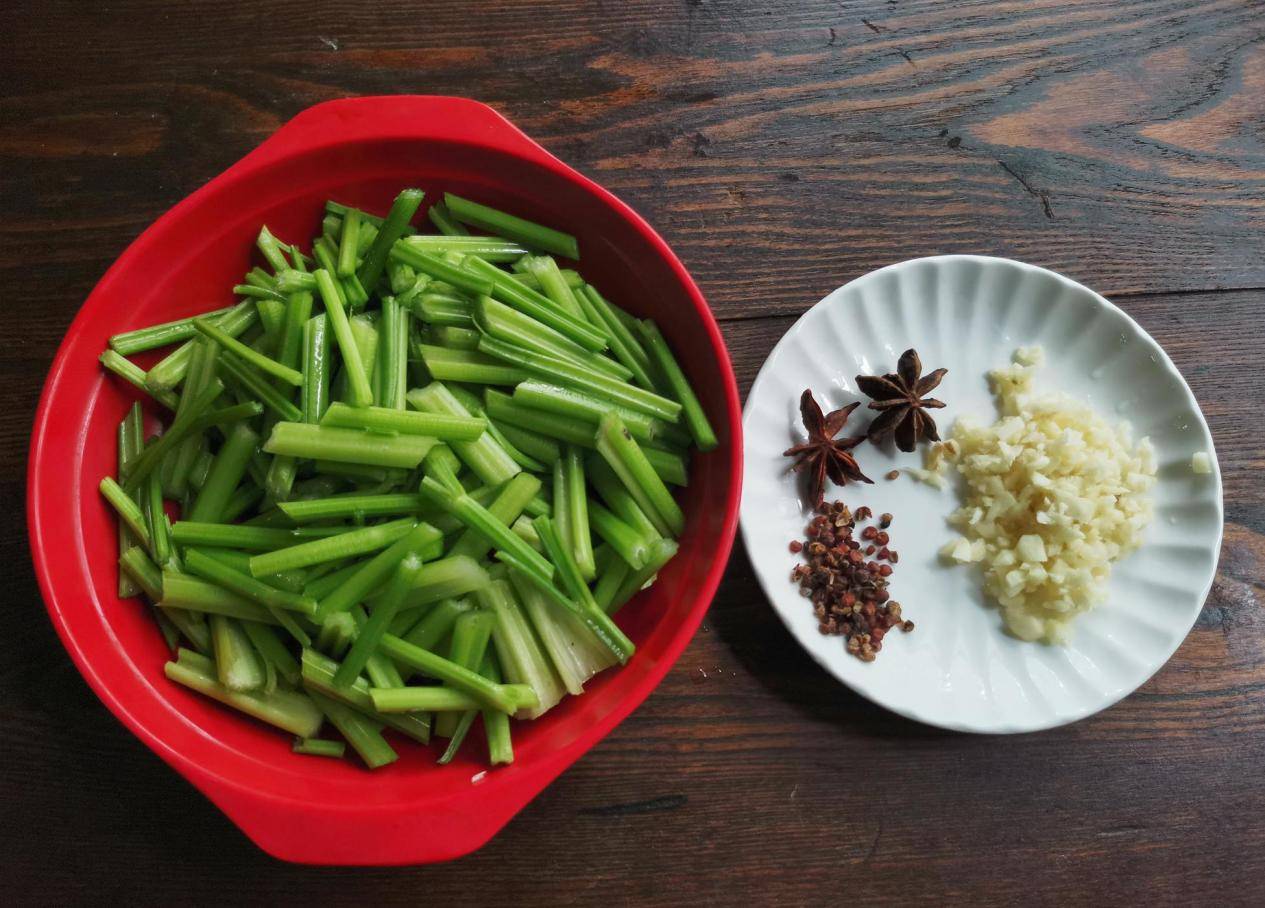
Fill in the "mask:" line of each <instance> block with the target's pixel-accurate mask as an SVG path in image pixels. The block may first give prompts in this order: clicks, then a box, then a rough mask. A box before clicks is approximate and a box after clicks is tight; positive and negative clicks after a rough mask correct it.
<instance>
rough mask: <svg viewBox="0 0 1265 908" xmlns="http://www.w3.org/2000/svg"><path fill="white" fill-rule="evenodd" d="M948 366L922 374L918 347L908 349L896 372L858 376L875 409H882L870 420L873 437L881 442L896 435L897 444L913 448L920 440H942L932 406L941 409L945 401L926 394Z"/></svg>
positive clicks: (857, 379) (870, 434) (938, 382)
mask: <svg viewBox="0 0 1265 908" xmlns="http://www.w3.org/2000/svg"><path fill="white" fill-rule="evenodd" d="M948 371H949V370H948V369H937V370H936V371H934V372H930V373H928V374H927V375H923V374H922V360H920V359H919V358H918V354H917V353H916V352H915V351H914V350H906V351H905V352H904V353H902V354H901V355H900V359H899V360H898V361H897V363H896V371H895V372H894V373H891V372H889V373H888V374H887V375H858V376H857V378H856V381H857V387H858V388H860V389H861V390H862V392H864V393H865V395H866V396H867V397H870V398H872V401H871V402H870V409H871V410H881V411H882V412H881V413H880V414H879V415H878V417H877V418H876V419H875V420H874V422H872V423H870V428H869V436H870V438H871V439H873V440H874V441H880V440H882V439H883V438H885V437H886V436H888V435H895V436H896V447H898V448H900V449H901V450H902V451H912V450H913V449H914V445H916V444H917V443H918V441H919V439H923V438H930V439H931V440H932V441H939V440H940V435H939V433H938V432H936V421H935V420H934V419H932V418H931V414H930V413H928V412H927V410H928V409H935V410H938V409H939V408H941V407H943V406H944V404H943V403H942V402H941V401H938V400H936V399H935V398H934V397H927V396H926V395H927V394H928V393H930V392H931V391H932V390H934V389H935V387H936V385H938V384H940V379H942V378H944V375H945V373H946V372H948Z"/></svg>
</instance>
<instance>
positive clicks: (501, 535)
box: [421, 476, 553, 581]
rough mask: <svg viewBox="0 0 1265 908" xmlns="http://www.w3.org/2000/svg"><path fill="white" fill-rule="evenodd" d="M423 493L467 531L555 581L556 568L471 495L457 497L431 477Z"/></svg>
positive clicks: (422, 488)
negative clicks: (475, 533)
mask: <svg viewBox="0 0 1265 908" xmlns="http://www.w3.org/2000/svg"><path fill="white" fill-rule="evenodd" d="M421 493H422V497H424V498H426V499H428V500H430V501H433V502H435V503H437V504H440V505H441V506H442V507H443V508H444V509H445V510H446V511H448V512H449V513H450V514H453V515H455V516H456V517H457V518H458V519H459V520H460V521H461V522H462V523H464V524H465V525H466V526H467V527H470V528H471V529H473V530H475V531H476V532H478V533H480V534H481V535H483V537H484V538H485V539H487V540H489V541H490V542H491V543H492V545H494V546H495V547H497V548H500V549H504V550H505V551H508V552H510V553H511V554H513V555H514V556H515V557H516V558H518V559H519V560H521V561H522V562H523V564H524V565H526V566H527V568H528V569H529V570H531V571H533V572H535V573H537V574H538V575H539V576H541V577H542V578H544V579H545V580H546V581H548V580H550V579H551V578H552V577H553V565H551V564H550V563H549V562H548V561H546V560H545V559H544V558H543V557H541V555H540V553H539V552H536V551H534V550H533V549H532V548H531V547H530V546H528V545H527V544H526V543H524V542H523V541H522V540H521V539H519V538H518V536H516V535H515V534H514V532H513V531H512V530H511V529H510V528H509V525H508V524H507V523H506V522H505V521H503V520H501V519H499V518H497V517H496V516H495V515H494V514H493V513H492V512H490V511H489V510H488V509H487V508H485V507H484V506H483V505H481V504H479V503H478V502H477V501H475V500H474V499H473V498H471V497H470V496H469V495H465V494H462V495H454V494H453V493H452V492H451V491H450V490H448V489H445V488H444V487H443V486H442V485H440V484H439V483H438V482H436V481H435V480H433V479H431V478H430V477H429V476H428V477H426V478H424V479H423V480H422V486H421Z"/></svg>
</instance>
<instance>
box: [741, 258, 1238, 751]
mask: <svg viewBox="0 0 1265 908" xmlns="http://www.w3.org/2000/svg"><path fill="white" fill-rule="evenodd" d="M1030 344H1040V345H1041V346H1043V347H1044V348H1045V353H1046V363H1045V365H1044V367H1042V369H1041V372H1040V373H1039V378H1038V383H1039V385H1040V386H1041V387H1048V388H1050V389H1062V390H1064V391H1066V392H1068V393H1069V394H1073V395H1076V396H1079V397H1083V398H1085V399H1087V400H1088V401H1089V402H1090V403H1091V404H1092V405H1093V406H1094V407H1095V408H1096V409H1097V410H1098V412H1100V413H1101V414H1103V415H1104V416H1107V417H1109V418H1113V419H1115V418H1119V419H1127V420H1128V421H1130V422H1131V423H1132V425H1133V427H1134V435H1135V437H1140V436H1142V435H1147V436H1149V437H1150V438H1151V441H1152V442H1153V444H1154V445H1155V449H1156V454H1157V459H1158V462H1159V478H1158V481H1157V483H1156V486H1155V489H1154V493H1153V494H1154V502H1155V518H1154V520H1153V522H1152V524H1151V526H1150V527H1149V529H1148V530H1147V537H1146V542H1145V543H1144V545H1143V546H1142V547H1141V548H1140V549H1139V550H1138V551H1136V552H1134V553H1133V554H1132V555H1130V556H1128V557H1127V558H1125V559H1124V560H1122V561H1120V562H1118V563H1117V564H1116V565H1115V567H1114V570H1113V572H1112V577H1111V585H1110V590H1109V596H1108V598H1107V601H1106V602H1105V603H1103V604H1102V605H1100V606H1099V607H1098V608H1097V609H1095V610H1094V611H1092V612H1090V613H1089V614H1086V615H1083V616H1081V617H1080V618H1078V619H1077V622H1076V624H1075V629H1074V631H1073V636H1072V640H1071V642H1070V643H1069V644H1068V645H1067V646H1047V645H1043V644H1035V643H1025V642H1023V641H1020V640H1017V639H1014V638H1012V637H1010V636H1008V635H1007V634H1005V633H1004V632H1003V630H1002V625H1001V616H1000V613H999V611H998V610H997V609H996V608H994V607H991V606H989V605H988V604H987V603H986V602H985V599H984V596H983V593H982V591H981V589H980V583H981V577H980V574H979V573H978V569H977V568H972V567H969V566H957V567H955V566H948V565H945V564H942V563H941V561H940V559H939V557H938V554H937V551H938V549H939V548H940V546H941V545H942V544H943V543H944V542H945V541H946V540H947V539H949V538H950V537H951V536H952V535H953V534H952V532H951V530H950V528H949V527H948V525H947V524H946V523H945V518H946V517H947V516H948V515H949V513H950V512H951V511H952V510H953V509H954V508H955V507H957V496H956V493H955V492H954V491H953V490H952V483H946V488H945V489H944V490H943V491H940V490H936V489H933V488H931V487H930V486H928V485H926V484H924V483H920V482H916V481H914V480H913V479H912V478H910V477H908V476H901V477H900V478H899V479H896V480H891V481H889V480H886V479H884V478H883V477H884V474H886V473H888V472H889V471H890V470H892V469H894V468H902V467H908V466H921V465H922V448H921V446H920V447H919V450H918V451H916V452H915V453H913V454H903V453H901V452H899V451H897V450H895V448H894V447H893V446H892V445H891V444H890V442H889V443H888V444H887V445H885V446H883V447H875V446H873V445H870V444H865V445H863V446H862V447H860V448H858V449H857V452H858V457H859V460H860V463H861V467H862V469H863V470H864V471H865V473H866V474H867V475H868V476H869V477H870V478H871V479H873V480H874V485H852V484H849V486H848V487H847V488H846V489H842V490H841V489H838V488H836V487H831V488H830V489H829V490H828V491H827V493H826V498H827V500H828V501H829V500H834V499H842V500H844V501H846V502H847V503H848V504H849V505H850V506H852V507H853V508H855V507H857V506H859V505H863V504H864V505H869V506H870V507H871V508H873V509H874V513H875V514H880V513H883V512H890V513H892V514H893V515H895V520H894V523H893V525H892V527H891V530H890V533H891V536H892V547H893V548H895V549H897V551H899V553H900V563H899V564H898V565H897V567H896V570H895V572H894V573H893V575H892V584H891V591H892V598H893V599H896V600H897V601H899V602H900V603H901V604H902V606H903V609H904V616H905V617H906V618H908V619H910V620H912V621H914V622H915V625H916V627H915V630H914V631H913V632H912V633H910V634H902V633H900V632H897V631H893V632H891V633H890V634H888V636H887V637H886V638H885V639H884V641H883V649H882V651H881V652H880V653H879V656H878V659H877V660H876V661H875V662H872V663H868V664H867V663H863V662H861V661H860V660H858V659H856V658H854V657H852V656H849V655H848V654H847V653H846V652H845V650H844V643H843V640H842V638H840V637H825V636H822V635H821V634H820V633H819V632H818V630H817V622H816V620H815V618H814V617H813V614H812V607H811V606H810V604H809V602H808V600H806V599H804V598H803V597H802V596H800V594H799V592H798V589H797V588H796V587H795V585H794V584H792V583H791V581H790V573H791V570H792V568H793V567H794V566H795V564H797V563H798V562H799V561H800V558H799V556H796V555H792V554H791V553H790V552H789V551H788V548H787V545H788V543H789V542H790V540H792V539H802V538H803V529H804V526H805V524H806V523H807V521H808V519H809V517H810V516H811V515H810V503H809V502H805V501H801V490H800V487H799V485H798V484H797V483H796V481H795V478H794V476H793V474H791V473H790V472H789V467H790V464H791V461H790V459H789V458H786V457H783V456H782V452H783V451H784V450H785V449H786V448H788V447H790V446H791V445H792V444H794V443H796V442H798V441H800V440H802V439H803V437H804V436H803V431H802V428H801V424H800V417H799V408H798V405H799V396H800V393H801V392H802V391H803V390H804V389H805V388H811V389H813V392H814V394H816V396H817V399H818V401H819V402H820V403H821V405H822V408H823V409H824V410H831V409H834V408H837V407H841V406H843V405H845V404H847V403H850V402H852V401H854V400H862V401H868V398H866V397H865V396H864V395H862V394H861V393H860V392H859V391H858V390H857V389H856V383H855V381H854V377H855V376H856V375H858V374H865V375H873V374H880V373H884V372H892V371H895V366H896V359H897V357H898V356H899V355H900V353H901V352H902V351H903V350H905V349H907V348H909V347H913V348H915V349H916V350H917V351H918V353H919V355H920V356H921V357H922V362H923V367H924V369H926V370H927V371H930V370H932V369H935V368H939V367H941V366H943V367H946V368H947V369H948V370H949V372H948V375H946V376H945V378H944V381H943V382H942V383H941V385H940V387H939V388H938V389H937V390H936V391H935V392H934V394H935V396H936V397H938V398H940V399H942V400H943V401H945V403H946V404H947V407H946V408H945V409H943V410H938V411H935V418H936V423H937V425H938V426H939V427H940V429H941V434H942V435H944V434H945V433H946V432H947V430H948V429H949V428H950V427H951V426H952V425H953V421H954V419H955V418H956V417H958V416H959V415H962V414H972V415H974V416H976V417H978V418H980V419H981V420H984V421H985V422H991V421H992V419H993V418H994V416H995V414H996V409H995V407H994V404H993V398H992V395H991V394H990V392H989V389H988V383H987V380H986V373H987V372H988V371H989V370H990V369H993V368H996V367H998V366H1002V365H1005V364H1006V363H1008V362H1010V358H1011V354H1012V353H1013V352H1014V350H1015V348H1016V347H1019V346H1026V345H1030ZM871 415H873V411H868V410H866V409H865V408H864V407H862V408H859V409H858V410H857V411H856V413H855V414H854V415H853V417H852V421H851V422H850V423H849V425H848V426H847V427H846V428H845V430H844V434H853V433H856V432H859V431H861V430H862V429H861V427H862V426H864V425H865V424H866V423H867V422H868V420H869V417H870V416H871ZM743 430H744V431H743V434H744V436H745V439H746V463H745V474H744V492H743V499H742V533H743V537H744V539H745V541H746V545H747V551H748V552H749V553H750V556H751V561H752V563H753V564H754V566H755V571H756V576H757V577H758V578H759V579H760V583H761V585H762V586H763V587H764V591H765V593H766V594H767V595H768V597H769V600H770V601H771V602H772V603H773V606H774V608H775V609H776V611H777V613H778V615H779V616H780V617H781V618H782V621H783V622H785V624H786V626H787V628H788V629H789V630H790V631H791V633H792V634H794V635H795V638H796V639H797V640H799V642H800V644H801V645H802V646H803V647H804V648H805V649H806V650H808V652H809V653H810V654H811V655H812V656H813V658H814V659H816V660H817V661H818V662H819V663H820V664H821V665H822V666H823V667H824V668H825V669H826V670H827V671H829V672H830V673H831V674H833V675H834V676H835V677H836V678H838V679H839V680H840V681H842V682H843V683H844V684H847V685H848V686H849V687H851V688H852V689H853V690H855V691H857V692H858V693H861V694H863V695H864V696H866V697H868V698H870V699H871V700H873V701H874V702H876V703H879V704H881V705H883V706H885V707H887V708H888V709H891V710H893V711H895V712H897V713H900V714H901V715H903V716H907V717H909V718H911V719H917V720H919V721H921V722H926V723H928V724H931V725H938V726H942V727H944V728H950V729H955V730H959V731H970V732H982V733H1010V732H1024V731H1035V730H1038V729H1042V728H1050V727H1052V726H1056V725H1061V724H1064V723H1067V722H1073V721H1075V720H1077V719H1081V718H1084V717H1085V716H1088V715H1092V714H1093V713H1095V712H1098V711H1099V710H1101V709H1104V708H1105V707H1107V706H1110V705H1111V704H1113V703H1115V702H1116V701H1117V700H1119V699H1120V698H1122V697H1124V696H1126V695H1127V694H1129V693H1130V692H1132V691H1133V690H1134V689H1136V688H1137V687H1138V686H1139V685H1141V684H1142V683H1143V682H1144V681H1146V679H1147V678H1149V677H1150V676H1151V675H1152V674H1154V673H1155V671H1156V670H1158V669H1159V667H1160V666H1161V665H1163V664H1164V663H1165V662H1166V661H1167V660H1168V658H1169V656H1171V655H1172V654H1173V651H1174V650H1176V649H1177V647H1178V645H1179V644H1180V643H1181V641H1182V640H1183V639H1184V638H1185V636H1186V634H1187V633H1188V632H1189V630H1190V628H1191V625H1193V624H1194V621H1195V618H1196V617H1197V616H1198V614H1199V610H1200V609H1201V608H1202V606H1203V602H1204V599H1205V598H1206V596H1207V595H1208V590H1209V589H1210V588H1211V586H1212V578H1213V574H1214V572H1215V570H1216V564H1217V554H1218V552H1219V550H1220V546H1221V528H1222V507H1221V473H1220V469H1219V468H1218V466H1217V462H1216V456H1215V454H1214V452H1213V447H1212V437H1211V435H1210V434H1209V432H1208V426H1207V424H1206V423H1205V422H1204V419H1203V415H1202V414H1201V413H1200V411H1199V405H1198V404H1197V403H1196V402H1195V398H1194V396H1193V395H1192V394H1191V392H1190V389H1189V388H1188V387H1187V386H1186V383H1185V381H1183V380H1182V377H1181V375H1179V374H1178V372H1177V369H1176V368H1175V367H1174V366H1173V364H1172V362H1170V361H1169V358H1168V356H1166V355H1165V353H1164V351H1163V350H1162V349H1161V348H1160V346H1159V344H1157V343H1156V342H1155V341H1154V340H1153V339H1152V338H1151V337H1150V336H1149V335H1148V334H1147V333H1146V332H1145V331H1143V330H1142V329H1141V328H1140V327H1138V325H1137V324H1136V323H1135V322H1134V321H1133V320H1132V319H1131V318H1129V317H1128V316H1127V315H1125V314H1124V313H1123V312H1121V311H1120V310H1119V309H1117V308H1116V307H1115V306H1113V305H1112V304H1111V303H1109V302H1107V300H1105V299H1103V298H1102V297H1101V296H1099V295H1098V294H1097V293H1094V292H1093V291H1092V290H1089V289H1087V288H1085V287H1082V286H1081V285H1080V284H1077V283H1075V282H1074V281H1071V280H1068V279H1067V278H1065V277H1062V276H1061V275H1058V274H1055V273H1054V272H1052V271H1047V270H1045V269H1043V268H1037V267H1035V266H1032V265H1025V264H1022V263H1020V262H1014V261H1010V260H1007V259H996V258H986V257H981V256H960V255H953V256H937V257H934V258H924V259H914V260H911V261H907V262H901V263H899V264H896V265H891V266H889V267H887V268H882V269H880V270H878V271H874V272H871V273H870V274H867V275H865V276H864V277H861V278H858V279H857V280H855V281H852V282H851V283H849V284H847V285H845V286H843V287H840V288H839V289H838V290H836V291H834V292H833V293H831V294H830V295H829V296H827V297H826V298H825V299H823V300H822V301H821V302H820V303H818V304H817V305H816V306H814V307H813V308H812V309H810V310H809V311H808V312H806V313H805V314H804V315H803V317H801V318H800V319H799V321H797V322H796V323H795V324H794V325H793V326H791V329H790V330H789V331H788V332H786V335H785V336H784V337H783V338H782V340H781V341H779V342H778V345H777V346H776V347H775V348H774V349H773V352H772V353H771V354H770V355H769V358H768V360H767V361H766V362H765V364H764V366H763V367H762V368H761V370H760V374H759V375H758V376H757V377H756V380H755V384H754V385H752V387H751V393H750V394H749V395H748V397H747V403H746V409H745V413H744V417H743ZM1196 451H1204V452H1207V453H1208V455H1209V457H1210V458H1211V460H1212V464H1213V472H1212V474H1211V475H1202V476H1201V475H1197V474H1195V473H1194V472H1193V471H1192V470H1191V468H1190V460H1191V455H1192V454H1194V453H1195V452H1196Z"/></svg>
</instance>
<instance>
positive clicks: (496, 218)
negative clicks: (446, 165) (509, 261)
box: [444, 192, 580, 260]
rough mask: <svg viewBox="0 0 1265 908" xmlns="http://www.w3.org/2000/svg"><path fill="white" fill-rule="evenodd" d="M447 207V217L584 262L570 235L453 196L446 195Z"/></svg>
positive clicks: (526, 244) (577, 245)
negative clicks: (580, 259)
mask: <svg viewBox="0 0 1265 908" xmlns="http://www.w3.org/2000/svg"><path fill="white" fill-rule="evenodd" d="M444 205H445V207H446V209H447V210H446V213H447V214H449V215H451V216H452V217H454V218H456V219H457V220H459V221H462V222H464V223H466V224H469V225H471V226H473V227H478V228H479V229H481V230H486V231H488V232H489V233H494V234H496V235H497V236H503V237H505V238H506V239H509V240H515V241H517V242H519V243H522V244H523V245H524V246H529V247H531V248H533V249H541V250H544V251H545V252H552V253H553V254H554V255H561V256H563V257H564V258H569V259H572V260H577V259H579V258H580V247H579V244H577V243H576V241H575V237H573V236H572V235H571V234H569V233H563V232H562V231H561V230H554V229H553V228H550V227H545V226H543V225H541V224H537V223H535V222H534V221H529V220H527V219H525V218H520V217H516V216H514V215H512V214H507V213H506V212H504V211H498V210H497V209H495V208H490V207H488V206H487V205H480V204H479V203H477V202H471V201H469V200H468V199H463V198H462V197H461V196H456V195H453V194H452V193H450V192H446V193H444Z"/></svg>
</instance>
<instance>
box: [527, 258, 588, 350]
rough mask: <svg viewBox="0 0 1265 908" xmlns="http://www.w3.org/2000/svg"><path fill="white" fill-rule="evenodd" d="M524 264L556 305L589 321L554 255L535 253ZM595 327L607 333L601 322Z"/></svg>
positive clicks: (542, 290)
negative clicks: (559, 268)
mask: <svg viewBox="0 0 1265 908" xmlns="http://www.w3.org/2000/svg"><path fill="white" fill-rule="evenodd" d="M524 264H525V265H526V269H527V273H528V274H530V275H532V276H533V277H534V278H536V281H537V283H539V284H540V289H541V292H542V293H544V294H545V296H547V297H549V299H550V300H552V301H553V303H554V305H555V306H557V307H558V308H559V309H563V310H565V311H567V312H570V313H571V314H572V315H574V316H575V317H576V318H581V319H584V320H585V321H588V317H587V316H586V315H585V314H584V310H583V309H581V308H580V304H579V302H578V301H577V300H576V298H575V294H574V293H573V292H572V290H571V288H570V287H569V286H568V285H567V282H566V280H565V279H564V278H563V276H562V272H561V271H559V270H558V263H557V262H555V261H554V260H553V258H552V257H550V256H547V255H533V256H530V257H529V258H527V259H526V260H524ZM594 327H595V328H597V329H598V330H599V331H601V332H602V333H603V334H605V333H606V331H605V328H604V326H603V325H602V323H601V322H598V323H597V324H595V325H594Z"/></svg>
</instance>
